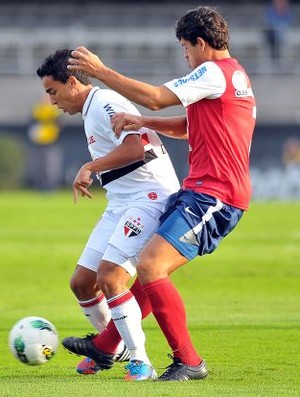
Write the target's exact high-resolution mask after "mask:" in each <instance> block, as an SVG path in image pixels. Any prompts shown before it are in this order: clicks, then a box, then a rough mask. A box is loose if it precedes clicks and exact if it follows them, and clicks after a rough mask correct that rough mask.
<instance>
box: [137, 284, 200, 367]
mask: <svg viewBox="0 0 300 397" xmlns="http://www.w3.org/2000/svg"><path fill="white" fill-rule="evenodd" d="M143 290H144V292H145V294H147V296H148V298H149V300H150V302H151V305H152V312H153V314H154V316H155V318H156V321H157V322H158V324H159V326H160V328H161V330H162V331H163V333H164V335H165V337H166V338H167V341H168V343H169V345H170V347H171V349H172V351H173V354H174V357H177V358H179V359H180V360H181V361H182V362H183V364H186V365H199V363H200V362H201V361H202V359H201V358H200V357H199V356H198V354H197V352H196V350H195V349H194V347H193V344H192V341H191V338H190V335H189V332H188V328H187V324H186V312H185V307H184V304H183V301H182V299H181V297H180V295H179V293H178V291H177V290H176V288H175V287H174V286H173V284H172V283H171V281H170V279H169V278H164V279H160V280H156V281H153V282H150V283H147V284H145V285H144V286H143Z"/></svg>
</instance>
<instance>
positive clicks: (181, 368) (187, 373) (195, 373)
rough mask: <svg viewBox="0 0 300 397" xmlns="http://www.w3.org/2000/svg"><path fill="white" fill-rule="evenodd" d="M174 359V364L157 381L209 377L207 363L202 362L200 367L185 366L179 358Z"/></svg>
mask: <svg viewBox="0 0 300 397" xmlns="http://www.w3.org/2000/svg"><path fill="white" fill-rule="evenodd" d="M172 359H173V363H172V364H171V365H169V366H168V367H167V369H166V371H165V372H164V373H163V374H162V375H161V376H160V377H159V378H157V379H156V380H157V381H174V380H178V381H184V380H197V379H204V378H206V377H207V376H208V370H207V368H206V365H205V361H202V362H201V363H200V364H199V365H195V366H191V365H185V364H183V363H182V362H181V360H180V359H179V358H176V357H172Z"/></svg>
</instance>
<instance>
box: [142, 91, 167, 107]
mask: <svg viewBox="0 0 300 397" xmlns="http://www.w3.org/2000/svg"><path fill="white" fill-rule="evenodd" d="M164 90H165V88H163V87H155V89H154V90H152V91H151V92H149V93H148V95H147V96H146V98H145V105H144V106H146V107H147V108H148V109H150V110H161V109H164V108H166V107H167V106H170V104H169V103H168V101H166V98H165V91H164Z"/></svg>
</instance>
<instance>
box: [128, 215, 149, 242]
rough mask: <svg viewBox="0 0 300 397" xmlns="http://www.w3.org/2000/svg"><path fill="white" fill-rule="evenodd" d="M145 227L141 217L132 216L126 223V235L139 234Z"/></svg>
mask: <svg viewBox="0 0 300 397" xmlns="http://www.w3.org/2000/svg"><path fill="white" fill-rule="evenodd" d="M143 229H144V225H143V224H142V223H141V218H140V217H137V218H133V217H132V216H131V217H130V218H129V219H128V220H127V221H126V222H125V223H124V234H125V236H126V237H134V236H138V235H139V234H140V233H141V231H142V230H143Z"/></svg>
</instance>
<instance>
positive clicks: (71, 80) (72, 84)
mask: <svg viewBox="0 0 300 397" xmlns="http://www.w3.org/2000/svg"><path fill="white" fill-rule="evenodd" d="M76 83H77V79H76V77H74V76H70V77H69V78H68V84H69V85H70V87H75V85H76Z"/></svg>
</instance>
